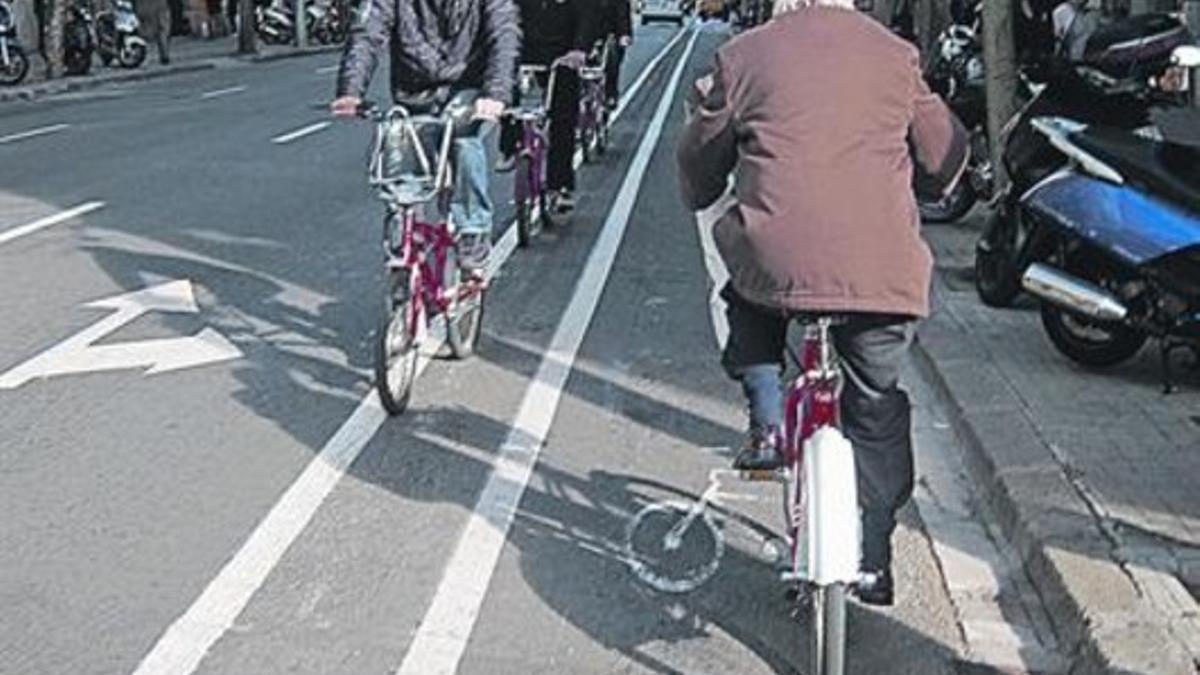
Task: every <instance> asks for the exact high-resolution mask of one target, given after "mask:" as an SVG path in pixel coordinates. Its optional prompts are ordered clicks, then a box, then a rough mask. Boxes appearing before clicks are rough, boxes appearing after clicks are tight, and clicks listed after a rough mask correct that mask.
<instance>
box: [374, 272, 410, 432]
mask: <svg viewBox="0 0 1200 675" xmlns="http://www.w3.org/2000/svg"><path fill="white" fill-rule="evenodd" d="M416 312H417V308H416V305H415V303H414V302H413V298H412V288H411V285H410V279H409V275H408V271H407V270H391V271H390V272H389V273H388V280H387V287H386V293H385V295H384V299H383V308H382V311H381V312H380V314H379V328H378V330H376V331H375V333H376V335H375V388H376V390H377V391H378V392H379V402H380V403H381V404H383V409H384V410H386V411H387V412H388V414H389V415H399V414H400V413H403V412H404V410H405V409H406V408H408V402H409V399H410V398H411V396H412V388H413V383H414V382H415V381H416V379H417V354H418V350H417V336H416V334H415V330H414V327H415V326H416V325H417V323H416V320H417V318H418V317H416V316H415V314H416Z"/></svg>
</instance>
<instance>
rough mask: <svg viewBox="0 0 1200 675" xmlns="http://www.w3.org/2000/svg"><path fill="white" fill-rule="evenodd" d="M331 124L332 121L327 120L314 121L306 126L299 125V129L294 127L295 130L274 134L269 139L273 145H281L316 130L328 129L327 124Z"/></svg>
mask: <svg viewBox="0 0 1200 675" xmlns="http://www.w3.org/2000/svg"><path fill="white" fill-rule="evenodd" d="M331 124H333V122H329V121H325V122H314V123H313V124H310V125H308V126H306V127H300V128H299V129H296V130H295V131H289V132H287V133H286V134H281V135H279V136H276V137H275V138H272V139H271V142H272V143H274V144H275V145H283V144H284V143H291V142H292V141H294V140H297V139H300V138H304V137H305V136H311V135H313V134H315V133H317V132H318V131H324V130H325V129H328V128H329V125H331Z"/></svg>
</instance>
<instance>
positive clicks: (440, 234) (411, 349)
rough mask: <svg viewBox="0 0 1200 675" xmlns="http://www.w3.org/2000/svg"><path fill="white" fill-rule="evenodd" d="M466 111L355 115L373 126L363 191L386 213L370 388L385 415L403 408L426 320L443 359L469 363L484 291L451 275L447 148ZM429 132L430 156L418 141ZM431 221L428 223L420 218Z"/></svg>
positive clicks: (368, 109)
mask: <svg viewBox="0 0 1200 675" xmlns="http://www.w3.org/2000/svg"><path fill="white" fill-rule="evenodd" d="M470 114H471V108H470V107H469V106H464V105H459V104H453V103H452V104H451V105H448V106H446V108H445V109H444V110H443V111H442V112H441V114H440V115H414V114H410V112H409V111H408V110H407V109H406V108H404V107H403V106H395V107H393V108H391V109H390V110H387V111H381V110H379V109H378V108H376V107H375V106H373V105H371V104H364V106H363V107H362V108H360V111H359V115H360V116H361V117H363V118H366V119H370V120H372V121H374V122H375V136H374V140H373V142H372V145H371V159H370V164H369V168H368V171H369V175H370V183H371V185H372V186H373V187H375V188H376V189H377V190H378V192H379V197H380V199H382V200H383V202H384V203H385V204H386V205H387V216H386V217H385V218H384V221H383V223H384V226H383V251H384V274H385V280H384V285H385V292H384V297H383V308H382V311H381V313H380V319H379V329H378V331H377V334H376V342H375V346H376V349H375V386H376V389H377V390H378V392H379V400H380V402H381V403H382V404H383V407H384V409H385V410H387V411H388V413H389V414H392V415H399V414H400V413H402V412H404V410H405V408H407V407H408V402H409V399H410V397H411V394H412V387H413V383H414V382H415V381H416V377H417V363H418V360H419V359H418V355H419V348H420V345H421V342H422V339H423V338H424V336H425V335H426V334H427V333H428V328H429V324H430V322H431V320H432V319H433V318H434V317H442V318H443V319H444V322H445V330H446V349H447V351H448V355H449V356H451V357H453V358H456V359H462V358H466V357H468V356H470V355H471V354H472V353H473V352H474V350H475V345H476V343H477V341H478V340H479V330H480V324H481V322H482V320H483V303H484V295H485V290H486V283H485V281H484V279H483V277H482V275H481V274H478V273H467V272H465V271H463V270H461V269H460V268H459V265H458V247H457V239H456V237H455V231H454V225H453V223H452V222H451V221H450V220H449V219H448V218H446V217H444V216H443V215H441V214H445V213H447V212H448V204H449V198H450V195H451V193H452V191H453V186H454V179H453V170H454V169H453V167H452V162H451V161H450V154H451V144H452V142H453V139H454V134H455V128H456V126H457V125H462V124H469V123H471V122H470V119H469V116H470ZM426 131H433V132H435V135H436V137H437V139H438V140H437V148H436V150H435V151H434V152H433V153H430V151H429V148H428V147H427V146H426V142H425V141H426V138H427V137H428V136H429V135H430V134H427V133H423V132H426ZM429 212H432V213H434V214H436V215H434V216H432V218H430V219H427V218H429V216H427V215H426V214H427V213H429Z"/></svg>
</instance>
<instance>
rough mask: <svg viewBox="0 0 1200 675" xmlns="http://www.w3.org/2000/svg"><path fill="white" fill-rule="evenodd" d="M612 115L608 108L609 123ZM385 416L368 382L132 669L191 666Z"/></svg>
mask: <svg viewBox="0 0 1200 675" xmlns="http://www.w3.org/2000/svg"><path fill="white" fill-rule="evenodd" d="M685 32H687V31H685V30H681V31H679V32H678V33H677V34H676V36H675V38H674V39H672V40H671V42H669V43H668V44H667V45H665V46H664V47H663V48H662V50H661V51H660V52H659V53H658V55H657V56H656V57H655V58H654V59H653V60H652V61H651V62H650V63H648V64H647V65H646V67H645V69H643V72H645V71H646V70H651V69H653V68H655V67H656V66H657V65H658V63H659V62H661V61H662V58H663V57H664V56H665V55H666V54H667V53H669V52H670V51H671V49H672V48H673V47H674V46H675V45H676V44H678V42H679V39H680V38H681V37H682V35H683V34H684V33H685ZM645 82H646V79H645V78H642V79H639V80H638V82H637V83H636V85H637V86H636V87H630V88H629V90H628V91H627V92H626V93H625V95H624V97H623V99H622V100H623V101H629V100H632V99H633V98H634V97H635V96H637V94H638V92H639V90H640V88H641V86H642V85H643V84H644V83H645ZM616 121H617V117H616V115H614V116H613V123H615V122H616ZM516 239H517V238H516V228H515V227H513V226H512V223H510V224H509V228H508V231H507V232H506V235H505V237H504V238H502V240H501V242H504V240H509V245H508V247H507V248H505V247H503V246H502V245H501V244H498V245H497V246H496V248H495V249H494V250H493V257H492V260H493V264H492V265H491V266H490V267H489V274H490V273H494V271H495V270H497V269H499V267H500V266H501V265H503V264H504V262H505V261H506V260H507V259H508V258H509V257H510V256H511V255H512V253H513V252H514V251H515V249H516ZM438 325H440V324H438ZM432 337H433V338H434V339H435V341H436V339H437V338H438V335H437V334H433V335H432ZM435 351H436V347H435ZM428 364H429V358H428V357H427V356H425V355H422V358H421V360H420V361H419V362H418V365H417V369H418V370H417V376H418V377H420V375H421V373H422V372H424V370H425V368H426V366H427V365H428ZM387 419H388V416H387V413H386V412H384V410H383V406H382V405H381V404H380V403H379V396H378V394H377V393H376V392H375V390H374V388H372V390H371V392H370V393H369V394H367V395H366V396H365V397H363V399H362V400H361V401H360V402H359V404H358V406H357V407H356V408H355V409H354V412H353V413H351V415H350V417H349V418H347V419H346V421H345V422H343V423H342V426H341V427H339V428H338V430H337V431H336V432H334V434H333V436H332V437H331V438H330V439H329V440H328V441H327V442H326V443H325V445H324V446H323V447H322V448H321V451H320V452H319V453H317V455H316V456H315V457H314V458H313V459H312V460H311V461H310V462H309V464H308V466H307V467H305V469H304V471H303V472H302V473H301V474H300V476H299V477H297V478H296V480H295V481H294V482H293V483H292V484H291V485H290V486H289V487H288V488H287V490H286V491H285V492H284V493H283V495H282V496H281V497H280V498H279V500H278V501H277V502H276V503H275V504H274V506H272V507H271V510H270V511H269V512H267V514H266V516H264V517H263V519H262V520H261V521H260V522H259V523H258V525H256V526H255V528H254V530H253V531H252V532H251V533H250V535H249V537H247V539H246V541H245V542H244V543H243V544H242V545H241V547H240V548H239V549H238V550H237V551H236V552H235V553H234V554H233V556H232V557H231V558H230V560H229V562H227V563H226V564H225V566H224V567H222V568H221V570H220V571H219V572H218V573H217V575H216V576H215V577H213V579H212V580H211V581H209V583H208V584H207V586H205V588H204V590H203V591H201V593H200V595H199V596H198V597H197V598H196V600H195V601H193V602H192V604H191V606H189V607H188V608H187V610H185V611H184V613H183V614H182V615H180V616H179V617H178V618H177V619H176V620H175V621H174V622H173V623H172V624H171V625H170V626H169V627H167V629H166V630H165V631H164V632H163V634H162V635H161V636H160V637H159V638H158V640H157V641H156V642H155V643H154V646H153V647H152V648H151V649H150V651H149V652H148V653H147V654H146V656H144V657H143V658H142V660H141V662H140V663H139V664H138V666H137V669H136V670H134V672H133V675H168V674H169V675H188V674H190V673H193V672H195V670H196V668H197V667H199V665H200V663H201V661H203V659H204V657H205V655H206V654H207V653H208V650H209V649H210V648H211V647H212V646H213V645H214V644H216V642H217V640H219V639H220V638H221V636H222V635H224V634H225V633H226V632H227V631H228V630H229V629H230V628H231V627H232V626H233V623H234V621H235V620H236V619H237V617H238V616H239V615H240V614H241V613H242V610H243V609H245V607H246V605H247V604H249V602H250V599H251V598H252V597H253V596H254V594H255V593H256V592H257V591H258V589H259V588H260V587H261V586H262V584H263V583H264V582H265V581H266V579H267V576H268V575H269V574H270V573H271V571H272V570H273V569H274V568H275V566H276V565H277V564H278V563H279V561H280V560H281V559H282V558H283V555H284V554H285V553H286V552H287V550H288V548H290V547H291V545H292V543H293V542H294V541H295V540H296V539H297V538H298V537H299V536H300V533H301V532H303V530H304V528H305V527H306V526H307V525H308V523H309V521H311V520H312V518H313V516H314V515H316V512H317V510H318V509H319V508H320V506H321V504H322V503H324V501H325V499H326V497H328V496H329V494H330V492H332V490H333V488H334V486H335V485H336V484H337V482H338V481H339V480H340V479H341V477H342V476H343V475H344V474H345V473H346V471H347V470H348V469H349V468H350V465H351V464H352V463H353V462H354V460H355V459H357V458H358V456H359V454H360V453H361V452H362V451H363V449H365V448H366V446H367V444H368V443H369V442H370V440H371V439H372V438H373V437H374V436H375V432H376V431H378V430H379V428H380V427H381V426H382V425H383V423H384V422H385V421H386V420H387Z"/></svg>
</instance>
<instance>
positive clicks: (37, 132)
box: [0, 124, 71, 145]
mask: <svg viewBox="0 0 1200 675" xmlns="http://www.w3.org/2000/svg"><path fill="white" fill-rule="evenodd" d="M69 128H71V125H70V124H51V125H50V126H45V127H38V128H36V129H30V130H29V131H22V132H20V133H16V134H9V135H7V136H0V145H4V144H5V143H15V142H17V141H23V140H26V139H29V138H37V137H38V136H46V135H49V134H53V133H58V132H59V131H64V130H66V129H69Z"/></svg>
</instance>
